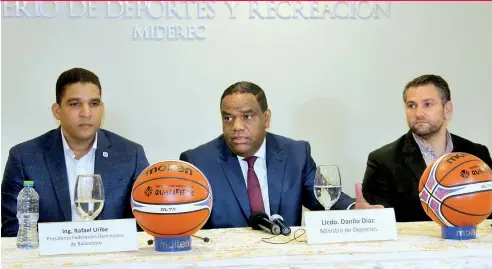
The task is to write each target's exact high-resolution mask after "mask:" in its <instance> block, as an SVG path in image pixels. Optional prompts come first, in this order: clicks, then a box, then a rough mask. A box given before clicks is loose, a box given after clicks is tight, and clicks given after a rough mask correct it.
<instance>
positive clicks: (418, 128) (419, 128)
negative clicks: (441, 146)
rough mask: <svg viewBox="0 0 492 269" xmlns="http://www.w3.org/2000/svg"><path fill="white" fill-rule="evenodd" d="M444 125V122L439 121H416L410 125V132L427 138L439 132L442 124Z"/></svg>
mask: <svg viewBox="0 0 492 269" xmlns="http://www.w3.org/2000/svg"><path fill="white" fill-rule="evenodd" d="M443 125H444V122H441V123H440V124H433V123H430V122H427V123H417V124H414V125H413V126H411V127H410V129H411V130H412V132H413V133H414V134H416V135H418V136H420V137H422V138H429V137H432V136H434V135H435V134H437V133H439V131H440V130H441V128H442V126H443Z"/></svg>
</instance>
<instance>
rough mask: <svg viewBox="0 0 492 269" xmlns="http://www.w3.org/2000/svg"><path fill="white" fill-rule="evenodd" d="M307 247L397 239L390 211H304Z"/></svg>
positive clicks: (392, 213) (389, 209)
mask: <svg viewBox="0 0 492 269" xmlns="http://www.w3.org/2000/svg"><path fill="white" fill-rule="evenodd" d="M304 218H305V222H306V233H307V241H308V244H323V243H336V242H361V241H379V240H396V239H397V237H398V231H397V227H396V219H395V212H394V210H393V208H385V209H366V210H327V211H306V212H304Z"/></svg>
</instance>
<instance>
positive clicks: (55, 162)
mask: <svg viewBox="0 0 492 269" xmlns="http://www.w3.org/2000/svg"><path fill="white" fill-rule="evenodd" d="M60 132H61V129H60V128H58V129H56V130H55V132H54V134H53V136H52V138H51V139H48V143H47V146H48V147H49V148H50V150H49V151H47V152H45V154H44V158H45V161H46V166H47V168H48V173H49V174H50V179H51V184H52V185H53V188H54V191H55V195H56V198H57V200H58V204H59V205H60V208H61V210H62V212H63V216H64V217H65V221H71V220H72V210H71V204H72V203H71V201H70V190H69V187H68V177H67V168H66V165H65V153H64V152H63V143H62V137H61V133H60Z"/></svg>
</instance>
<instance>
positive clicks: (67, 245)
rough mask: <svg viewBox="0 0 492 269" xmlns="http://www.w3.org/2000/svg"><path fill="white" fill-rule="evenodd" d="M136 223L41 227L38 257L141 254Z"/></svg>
mask: <svg viewBox="0 0 492 269" xmlns="http://www.w3.org/2000/svg"><path fill="white" fill-rule="evenodd" d="M136 225H137V224H136V221H135V219H118V220H96V221H77V222H51V223H39V224H38V229H39V254H40V255H58V254H76V253H96V252H117V251H133V250H138V238H137V226H136Z"/></svg>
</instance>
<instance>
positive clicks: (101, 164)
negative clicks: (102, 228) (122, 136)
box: [94, 130, 114, 219]
mask: <svg viewBox="0 0 492 269" xmlns="http://www.w3.org/2000/svg"><path fill="white" fill-rule="evenodd" d="M110 146H111V143H110V142H109V140H108V138H107V137H106V135H105V134H104V133H103V132H102V131H101V130H99V131H98V134H97V149H96V156H95V160H94V174H99V175H101V179H102V181H103V187H104V189H105V190H107V188H108V187H109V186H111V177H110V172H111V170H110V169H109V168H110V167H111V161H110V160H111V159H112V157H113V156H114V154H113V152H112V151H111V149H110ZM105 193H107V191H105ZM105 211H107V210H104V208H103V211H102V212H101V214H99V216H98V217H97V218H96V219H103V215H104V213H105Z"/></svg>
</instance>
